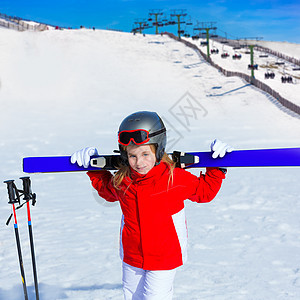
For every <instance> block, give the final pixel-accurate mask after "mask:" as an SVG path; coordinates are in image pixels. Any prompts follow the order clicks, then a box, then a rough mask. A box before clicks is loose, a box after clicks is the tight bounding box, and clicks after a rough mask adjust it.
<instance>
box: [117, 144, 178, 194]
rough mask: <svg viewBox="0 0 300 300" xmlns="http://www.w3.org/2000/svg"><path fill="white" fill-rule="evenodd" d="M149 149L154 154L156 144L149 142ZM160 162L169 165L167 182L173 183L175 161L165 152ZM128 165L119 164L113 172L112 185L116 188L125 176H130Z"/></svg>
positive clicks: (125, 148)
mask: <svg viewBox="0 0 300 300" xmlns="http://www.w3.org/2000/svg"><path fill="white" fill-rule="evenodd" d="M149 146H150V148H151V151H152V152H153V153H154V154H155V153H156V146H155V144H149ZM122 147H124V150H125V151H126V150H127V147H126V146H122ZM161 161H162V162H164V163H166V164H167V166H168V167H169V182H168V184H169V183H170V181H171V182H172V183H173V172H174V169H175V163H174V161H173V160H172V159H171V158H170V157H169V156H168V154H167V153H166V152H165V153H164V155H163V157H162V159H161ZM130 173H131V171H130V166H128V165H120V166H119V168H118V171H117V172H116V173H115V175H114V177H113V179H112V180H113V185H114V187H115V188H116V189H119V186H120V184H121V183H122V181H123V180H124V178H125V177H130Z"/></svg>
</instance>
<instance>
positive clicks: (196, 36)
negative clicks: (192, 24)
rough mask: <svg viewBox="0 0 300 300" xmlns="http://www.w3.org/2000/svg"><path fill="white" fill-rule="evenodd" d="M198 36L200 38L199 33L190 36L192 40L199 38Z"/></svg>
mask: <svg viewBox="0 0 300 300" xmlns="http://www.w3.org/2000/svg"><path fill="white" fill-rule="evenodd" d="M199 38H200V37H199V35H193V36H192V40H199Z"/></svg>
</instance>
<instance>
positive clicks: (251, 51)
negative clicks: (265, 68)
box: [244, 37, 263, 78]
mask: <svg viewBox="0 0 300 300" xmlns="http://www.w3.org/2000/svg"><path fill="white" fill-rule="evenodd" d="M262 39H263V37H248V38H244V40H245V41H247V40H256V41H260V40H262ZM248 47H249V48H250V68H251V77H252V78H254V52H253V49H254V47H255V45H248Z"/></svg>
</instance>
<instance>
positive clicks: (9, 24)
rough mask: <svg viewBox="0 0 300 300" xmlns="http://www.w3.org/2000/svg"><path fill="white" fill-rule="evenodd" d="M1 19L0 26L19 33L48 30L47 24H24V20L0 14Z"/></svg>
mask: <svg viewBox="0 0 300 300" xmlns="http://www.w3.org/2000/svg"><path fill="white" fill-rule="evenodd" d="M0 18H1V20H0V26H2V27H6V28H9V29H14V30H18V31H25V30H34V31H43V30H46V29H47V26H48V25H46V24H34V25H33V24H29V23H27V22H24V20H23V19H20V18H19V17H12V16H8V15H6V14H2V13H0Z"/></svg>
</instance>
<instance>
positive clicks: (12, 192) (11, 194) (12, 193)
mask: <svg viewBox="0 0 300 300" xmlns="http://www.w3.org/2000/svg"><path fill="white" fill-rule="evenodd" d="M4 183H6V184H7V190H8V198H9V201H8V203H9V204H12V210H13V216H14V228H15V236H16V243H17V251H18V257H19V265H20V271H21V278H22V285H23V292H24V298H25V300H28V294H27V286H26V280H25V272H24V266H23V258H22V250H21V244H20V236H19V230H18V222H17V214H16V208H15V204H16V203H20V196H19V193H18V190H17V188H16V185H15V184H14V181H13V180H7V181H4Z"/></svg>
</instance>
